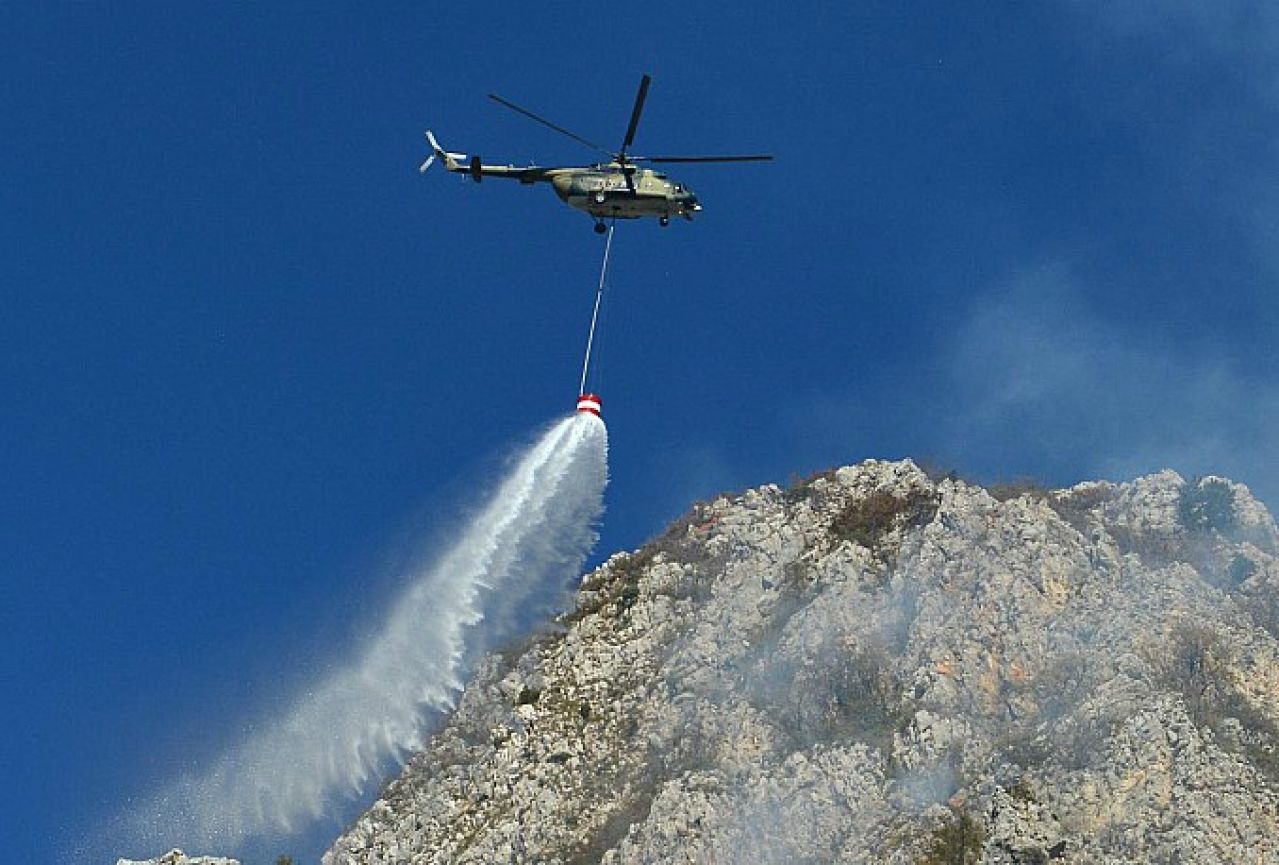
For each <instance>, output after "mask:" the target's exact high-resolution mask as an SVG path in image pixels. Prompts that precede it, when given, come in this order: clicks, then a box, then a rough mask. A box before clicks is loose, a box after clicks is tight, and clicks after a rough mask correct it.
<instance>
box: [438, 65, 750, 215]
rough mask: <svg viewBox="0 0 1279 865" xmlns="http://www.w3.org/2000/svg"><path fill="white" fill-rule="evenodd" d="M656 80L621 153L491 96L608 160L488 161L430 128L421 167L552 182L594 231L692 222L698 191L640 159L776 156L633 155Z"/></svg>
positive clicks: (638, 102) (478, 177)
mask: <svg viewBox="0 0 1279 865" xmlns="http://www.w3.org/2000/svg"><path fill="white" fill-rule="evenodd" d="M652 80H653V79H652V77H650V76H649V75H645V76H643V78H641V79H640V85H639V92H638V93H636V94H635V106H634V108H632V109H631V121H630V124H629V125H628V126H627V127H626V137H625V138H623V139H622V146H621V148H620V149H619V150H617V151H616V152H612V151H609V150H606V149H604V148H603V147H600V146H599V145H598V144H595V143H594V142H592V141H589V140H587V139H585V138H583V137H582V136H580V135H578V134H577V133H575V132H570V131H569V130H567V129H565V128H564V127H562V126H559V125H557V124H555V123H552V122H551V121H549V120H547V119H546V118H544V117H539V116H538V115H536V114H534V113H533V112H532V111H529V110H528V109H527V108H521V107H520V106H519V105H516V104H515V103H514V102H511V101H510V100H507V99H503V98H502V97H501V96H498V95H496V94H494V93H490V94H489V99H492V100H493V101H494V102H496V103H498V104H499V105H502V106H505V107H506V108H509V109H511V110H512V111H515V112H517V113H519V114H522V115H524V116H525V117H528V118H529V119H531V120H533V121H535V122H537V123H540V124H542V125H543V126H546V127H548V128H550V129H553V130H555V131H556V132H559V133H560V134H562V135H566V136H568V137H569V138H571V139H573V140H574V141H576V142H578V143H579V144H582V145H585V146H586V147H589V148H590V149H591V150H594V151H596V152H597V153H600V154H603V155H604V156H605V157H607V161H606V162H599V163H596V164H594V165H582V166H577V165H573V166H558V167H539V166H536V165H530V166H527V167H520V166H517V165H485V164H484V162H483V161H482V160H481V159H480V157H478V156H467V155H466V154H465V153H452V152H449V151H447V150H445V149H444V148H443V147H441V146H440V144H439V142H438V141H436V140H435V136H434V135H432V134H431V132H430V130H427V132H426V140H427V142H428V143H429V144H430V145H431V155H430V156H428V157H427V158H426V161H425V162H423V163H422V165H421V167H420V168H419V169H418V170H419V171H421V172H425V171H426V170H427V169H428V168H430V167H431V164H432V163H434V162H435V161H436V160H437V159H438V160H439V161H440V162H442V163H443V164H444V167H445V168H446V169H448V170H449V171H452V172H455V173H457V174H465V175H468V176H470V178H471V179H472V180H474V181H475V182H476V183H479V182H480V181H482V180H483V179H484V178H485V177H506V178H510V179H513V180H518V181H519V182H520V183H523V184H528V185H532V184H535V183H549V184H550V185H551V188H552V189H554V190H555V194H556V195H558V196H559V199H560V200H561V201H563V202H564V203H565V204H567V205H568V206H569V207H574V208H576V209H578V210H582V211H585V212H586V213H588V214H590V215H591V216H592V217H593V218H594V219H595V231H596V232H597V233H598V234H603V233H604V232H605V231H607V230H608V227H607V225H606V224H605V220H606V219H614V220H616V219H639V218H641V217H645V216H652V217H656V218H657V221H658V222H659V223H660V224H661V225H662V226H667V225H670V222H671V217H673V216H680V217H683V218H684V219H686V220H689V221H692V219H693V214H694V213H697V212H698V211H700V210H701V209H702V205H701V203H700V202H698V200H697V196H696V195H695V194H694V193H693V190H692V189H690V188H689V187H688V186H686V185H685V184H683V183H681V182H679V181H678V180H675V179H674V178H671V177H668V176H667V175H666V174H664V173H662V172H660V171H654V170H653V169H651V168H644V167H641V166H640V165H639V163H647V164H659V163H679V162H766V161H768V160H771V159H772V158H773V157H772V156H771V155H768V154H762V153H757V154H748V155H733V156H631V155H630V154H629V153H628V152H627V151H628V150H629V149H630V146H631V144H632V143H633V142H634V141H635V130H636V127H638V126H639V121H640V114H641V113H642V112H643V111H644V101H645V99H647V97H648V87H649V84H650V83H652Z"/></svg>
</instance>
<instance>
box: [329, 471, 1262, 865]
mask: <svg viewBox="0 0 1279 865" xmlns="http://www.w3.org/2000/svg"><path fill="white" fill-rule="evenodd" d="M1277 553H1279V531H1277V530H1276V526H1275V521H1274V519H1273V518H1272V517H1271V515H1270V514H1269V513H1268V512H1267V511H1266V509H1265V507H1264V506H1263V505H1261V503H1260V502H1258V501H1257V500H1256V499H1255V498H1253V496H1252V495H1251V493H1250V492H1249V491H1248V490H1247V488H1246V487H1244V486H1243V485H1241V484H1236V483H1234V482H1232V481H1229V480H1227V479H1224V478H1217V477H1205V478H1199V479H1196V480H1192V481H1187V480H1186V479H1184V478H1182V477H1181V476H1179V475H1178V474H1176V473H1175V472H1171V471H1163V472H1159V473H1157V474H1153V475H1148V476H1146V477H1142V478H1138V479H1136V480H1133V481H1131V482H1128V483H1110V482H1104V481H1096V482H1088V483H1083V484H1079V485H1076V486H1074V487H1071V488H1069V489H1064V490H1049V489H1046V488H1043V487H1041V486H1038V485H1036V484H1033V483H1019V484H1011V485H1004V486H995V487H991V488H989V489H987V488H983V487H981V486H979V485H976V484H973V483H969V482H967V481H965V480H963V479H960V478H957V477H955V476H953V475H949V476H945V477H939V476H937V475H936V474H935V473H934V474H930V473H927V472H925V471H924V470H922V469H921V468H920V467H919V466H918V465H916V464H915V463H914V462H912V461H910V460H902V461H896V462H884V461H875V460H872V461H867V462H864V463H861V464H859V465H856V466H846V467H843V468H839V469H836V470H833V471H829V472H824V473H821V474H819V475H816V476H814V477H812V478H810V479H808V480H805V481H803V482H800V483H798V484H795V485H794V486H792V487H791V488H789V489H782V488H780V487H778V486H776V485H768V486H764V487H760V488H758V489H753V490H748V491H746V492H745V493H742V494H740V495H732V496H720V497H718V498H716V499H714V500H712V501H709V502H705V503H701V504H698V505H696V506H694V507H693V509H692V510H691V511H690V512H689V513H688V514H687V515H686V516H684V517H683V518H681V519H680V520H678V521H676V522H675V523H674V524H672V525H671V526H670V527H669V528H668V529H667V530H666V531H665V532H664V533H663V534H662V535H661V536H660V537H658V538H656V539H654V540H653V541H652V542H651V543H649V544H647V545H646V546H644V547H643V548H641V549H639V550H637V551H634V552H631V553H619V554H616V555H614V556H613V557H611V558H610V559H608V560H607V561H606V562H605V563H604V564H603V565H601V566H600V567H599V568H598V569H596V570H595V571H593V572H591V573H589V574H587V575H586V576H585V577H584V578H583V581H582V586H581V589H580V591H579V594H578V597H577V604H576V607H575V608H574V609H573V610H571V611H569V612H568V613H566V614H564V615H563V616H562V617H561V618H560V620H559V621H558V623H557V626H556V627H555V628H553V629H551V630H548V631H546V632H544V633H542V634H541V635H539V636H538V637H537V638H535V639H533V640H531V641H530V642H529V643H528V644H526V645H523V646H521V647H515V648H512V649H510V650H508V651H507V652H505V653H503V654H500V655H494V656H491V657H490V658H488V659H487V660H486V661H485V662H484V663H483V664H481V666H480V668H479V670H478V671H477V674H476V675H475V677H474V679H473V681H472V682H471V684H470V685H469V686H468V688H467V689H466V692H465V694H464V695H463V697H462V699H461V701H460V704H459V706H458V708H457V709H456V711H455V712H454V713H453V714H452V715H451V716H450V717H449V718H448V719H447V720H446V722H445V723H444V724H443V725H442V727H441V729H440V730H438V731H437V733H436V734H435V736H434V737H433V738H432V739H431V740H430V742H429V743H428V744H427V746H426V748H425V749H424V750H423V751H422V752H420V753H418V754H417V755H415V756H414V757H413V759H412V760H411V761H410V763H409V765H408V766H407V767H406V769H405V771H404V773H403V775H402V776H401V777H400V778H398V779H397V780H395V781H393V782H392V783H391V784H390V785H388V787H387V788H386V790H385V791H384V794H383V796H382V798H381V799H379V801H378V802H377V803H376V804H375V805H374V806H373V807H372V808H371V809H370V810H369V811H368V812H367V813H366V814H365V815H364V816H363V817H362V818H360V819H359V820H358V821H357V822H356V824H355V825H354V826H353V827H352V829H351V830H350V831H349V832H348V833H347V834H346V835H344V836H343V837H342V838H340V839H338V841H337V842H336V843H335V844H334V846H333V848H332V849H331V850H330V851H329V853H328V854H326V856H325V862H326V863H327V865H347V863H356V862H359V863H375V862H387V863H390V862H398V861H404V860H407V859H409V858H413V857H414V856H416V855H422V856H423V857H424V858H423V859H422V861H429V862H436V861H438V862H477V863H478V862H508V861H509V862H517V861H541V862H562V863H585V862H612V863H621V862H654V861H698V862H733V861H750V862H772V861H779V862H780V861H810V862H833V861H839V862H867V863H869V862H881V861H897V862H910V863H934V862H935V863H941V862H976V861H984V862H992V863H995V862H1000V863H1003V862H1007V863H1013V862H1048V861H1053V860H1058V859H1060V860H1061V861H1095V860H1098V859H1105V860H1106V861H1110V862H1132V863H1137V862H1148V861H1163V860H1168V861H1172V860H1176V861H1182V862H1220V861H1245V860H1246V861H1254V860H1256V861H1261V860H1265V859H1267V858H1275V857H1279V842H1277V841H1276V839H1279V564H1277V560H1276V558H1275V557H1276V554H1277ZM1258 857H1260V860H1259V859H1258ZM415 861H416V860H415Z"/></svg>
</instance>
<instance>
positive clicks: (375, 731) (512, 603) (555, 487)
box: [129, 414, 608, 847]
mask: <svg viewBox="0 0 1279 865" xmlns="http://www.w3.org/2000/svg"><path fill="white" fill-rule="evenodd" d="M607 447H608V440H607V433H606V431H605V428H604V424H603V422H602V421H601V420H600V419H599V418H597V417H594V416H591V415H587V414H577V415H574V416H572V417H569V418H566V419H564V420H563V421H560V422H559V423H557V424H555V425H554V426H552V427H551V428H550V429H549V430H548V431H547V432H546V433H545V434H544V435H543V436H542V437H541V439H540V440H539V441H537V442H535V443H534V444H533V445H532V446H531V447H530V448H529V449H528V450H527V452H525V453H524V454H523V455H522V456H521V458H520V459H518V460H517V461H516V463H515V464H514V466H513V468H512V469H511V470H510V472H509V474H508V475H507V477H506V478H505V479H504V480H503V481H502V482H501V483H500V485H499V486H498V488H497V490H496V491H495V492H494V494H493V495H492V497H491V499H489V501H488V503H487V505H486V506H485V507H484V508H483V510H482V511H480V512H479V514H478V515H476V516H475V517H474V519H472V520H471V522H470V524H469V525H467V526H466V527H465V529H464V530H463V531H462V532H461V534H460V536H459V537H457V539H456V541H455V542H454V543H453V544H452V545H451V547H450V548H449V549H447V550H446V551H445V552H444V553H443V554H442V555H441V556H439V558H438V559H436V560H435V561H434V564H432V565H431V566H429V567H427V568H425V569H423V570H422V571H421V573H419V574H418V575H416V576H415V577H414V578H413V579H412V580H410V581H409V585H408V588H407V589H406V591H405V592H404V594H403V595H402V596H401V597H400V598H399V600H398V601H397V603H396V604H395V605H394V607H393V608H392V610H391V612H390V615H389V616H388V618H387V621H386V622H385V624H384V626H383V627H382V628H381V629H380V631H379V633H378V634H377V636H376V637H375V638H373V639H372V640H371V641H370V642H369V643H368V644H367V645H366V646H365V647H364V649H363V651H362V652H360V653H359V655H358V657H356V658H354V659H353V660H352V661H351V662H350V663H349V664H347V665H345V666H342V667H340V668H338V669H336V670H335V671H334V672H332V673H330V674H329V675H328V676H327V677H326V678H325V679H324V680H323V681H320V682H318V683H317V684H316V685H315V686H314V687H313V688H311V689H310V690H309V691H307V692H306V694H305V695H304V696H303V697H302V698H301V699H300V700H299V701H298V702H297V703H296V704H295V705H294V706H293V707H292V708H291V710H289V711H288V712H287V713H285V714H284V716H283V717H281V718H279V720H278V721H276V722H275V723H273V724H272V725H269V726H268V727H266V728H265V729H262V730H258V731H255V732H253V733H251V734H250V735H249V736H248V738H247V739H246V740H245V741H244V742H242V743H240V744H239V745H237V746H236V747H234V748H232V749H231V750H230V751H229V752H228V753H226V754H225V755H224V756H223V757H222V759H220V760H219V761H217V763H216V764H215V765H214V766H212V767H211V768H210V769H209V770H208V771H207V772H205V773H204V774H201V775H197V776H194V777H188V778H184V779H182V780H181V781H179V782H178V783H176V784H174V785H173V786H172V787H171V788H170V789H169V790H167V791H166V792H164V793H163V794H161V795H160V796H158V797H156V799H155V800H154V801H152V802H151V803H148V804H147V805H145V806H144V807H143V808H141V809H140V810H139V811H138V812H137V813H136V814H135V815H134V817H133V818H132V820H131V821H130V822H132V823H134V827H133V828H134V830H135V831H133V832H130V833H129V834H130V835H133V836H134V838H135V840H137V841H142V840H145V841H147V842H148V843H153V844H161V845H163V844H169V845H171V843H172V842H173V841H175V840H181V841H182V842H183V843H189V844H204V845H222V846H224V847H225V846H228V845H233V844H236V843H238V842H240V841H241V840H243V839H244V838H245V837H248V836H253V835H258V834H262V833H268V832H270V833H278V832H289V831H292V830H293V829H295V828H296V827H297V826H298V825H299V824H301V823H303V822H304V821H306V820H308V819H311V818H315V817H319V816H322V815H324V814H325V813H326V811H327V810H328V809H329V806H330V805H332V804H333V802H334V800H335V798H337V797H340V796H343V795H347V794H351V793H358V792H360V791H362V790H363V789H364V788H365V787H366V786H367V784H368V782H369V781H370V780H372V779H377V778H378V777H379V774H380V772H381V770H383V769H384V768H386V766H387V764H388V763H389V762H390V761H392V760H395V759H399V758H401V757H402V756H403V755H404V753H405V752H406V751H411V750H413V749H415V748H417V747H419V746H420V745H421V737H422V734H423V729H424V727H425V726H426V721H427V719H428V718H429V716H430V715H431V714H432V713H434V712H439V711H441V710H444V709H446V708H448V707H449V706H450V705H451V704H452V702H453V700H454V698H455V697H456V696H457V694H458V692H459V690H460V689H461V688H462V686H463V684H464V680H465V677H466V673H467V670H468V667H469V664H470V662H471V661H472V660H473V659H474V658H475V657H476V655H477V654H478V653H480V652H481V651H482V650H483V649H485V648H486V647H489V646H491V645H492V643H493V641H494V640H497V639H501V638H503V637H505V636H509V635H510V633H511V628H512V627H513V626H514V625H515V624H516V623H517V622H518V621H520V620H523V621H527V620H528V613H529V612H530V611H534V612H536V611H538V610H539V609H546V610H549V608H550V607H552V606H553V605H554V603H555V602H556V601H557V600H559V599H560V598H561V597H562V595H563V591H564V587H565V584H566V581H567V580H568V579H569V578H571V577H572V576H575V575H576V574H577V573H578V572H579V571H580V568H581V567H582V564H583V563H584V560H585V557H586V555H587V553H588V552H589V551H590V548H591V546H592V545H593V544H594V543H595V540H596V538H597V535H596V525H597V522H598V520H599V517H600V513H601V511H602V507H603V503H602V500H603V491H604V484H605V482H606V480H607V460H606V457H607Z"/></svg>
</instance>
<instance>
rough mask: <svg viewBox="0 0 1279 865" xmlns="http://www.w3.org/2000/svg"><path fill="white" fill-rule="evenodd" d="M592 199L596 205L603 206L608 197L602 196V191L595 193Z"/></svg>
mask: <svg viewBox="0 0 1279 865" xmlns="http://www.w3.org/2000/svg"><path fill="white" fill-rule="evenodd" d="M594 198H595V203H596V204H603V203H604V202H605V201H607V200H608V196H607V195H605V194H604V190H602V189H601V190H599V191H598V192H596V193H595V195H594Z"/></svg>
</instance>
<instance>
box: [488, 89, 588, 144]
mask: <svg viewBox="0 0 1279 865" xmlns="http://www.w3.org/2000/svg"><path fill="white" fill-rule="evenodd" d="M489 99H492V100H493V101H494V102H496V103H498V104H499V105H505V106H506V107H507V108H509V109H511V110H512V111H515V112H517V113H519V114H523V115H524V116H525V117H527V118H529V119H530V120H535V121H537V122H538V123H540V124H542V125H543V126H548V127H550V128H551V129H554V130H555V131H556V132H558V133H560V134H561V135H567V136H568V137H569V138H571V139H573V140H574V141H576V142H577V143H578V144H585V145H586V146H587V147H589V148H591V150H594V151H596V152H598V153H602V154H604V155H605V156H607V157H608V158H609V159H612V158H613V154H612V153H610V152H609V151H607V150H605V149H604V148H603V147H600V146H599V145H598V144H596V143H595V142H594V141H587V140H586V139H585V138H583V137H582V136H580V135H578V134H577V133H576V132H569V131H568V130H567V129H565V128H564V127H563V126H559V125H557V124H555V123H552V122H551V121H549V120H547V119H546V118H545V117H538V116H537V115H536V114H534V113H533V112H532V111H529V110H528V109H527V108H521V107H520V106H518V105H516V104H515V103H514V102H511V101H510V100H507V99H503V98H502V97H501V96H498V95H497V94H496V93H490V94H489Z"/></svg>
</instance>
